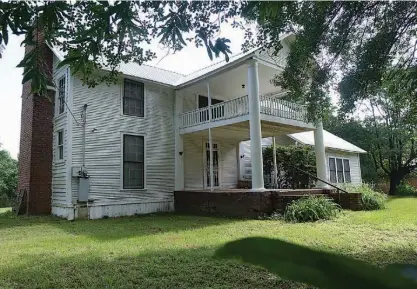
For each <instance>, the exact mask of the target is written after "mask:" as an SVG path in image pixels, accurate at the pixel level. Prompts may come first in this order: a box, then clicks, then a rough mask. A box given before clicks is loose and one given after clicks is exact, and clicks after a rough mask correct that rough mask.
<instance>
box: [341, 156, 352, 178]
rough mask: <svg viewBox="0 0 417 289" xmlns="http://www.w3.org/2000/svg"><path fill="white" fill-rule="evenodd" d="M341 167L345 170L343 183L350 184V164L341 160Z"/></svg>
mask: <svg viewBox="0 0 417 289" xmlns="http://www.w3.org/2000/svg"><path fill="white" fill-rule="evenodd" d="M343 167H344V170H345V181H346V183H350V182H351V181H352V179H351V178H350V163H349V160H343Z"/></svg>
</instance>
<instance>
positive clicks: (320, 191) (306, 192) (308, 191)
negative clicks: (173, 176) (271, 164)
mask: <svg viewBox="0 0 417 289" xmlns="http://www.w3.org/2000/svg"><path fill="white" fill-rule="evenodd" d="M328 191H329V190H327V189H326V190H323V189H265V190H263V191H252V190H251V189H233V188H224V189H222V188H215V189H213V190H210V189H184V190H181V191H178V192H195V193H215V194H222V193H226V194H228V193H251V194H257V193H264V192H275V193H278V194H279V195H286V196H291V195H294V196H300V195H302V196H304V195H310V194H314V195H316V194H327V193H328Z"/></svg>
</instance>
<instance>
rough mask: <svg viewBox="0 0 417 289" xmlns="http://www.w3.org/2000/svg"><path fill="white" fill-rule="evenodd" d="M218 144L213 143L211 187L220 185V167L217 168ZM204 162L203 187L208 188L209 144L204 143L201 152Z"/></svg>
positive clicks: (218, 158) (218, 157)
mask: <svg viewBox="0 0 417 289" xmlns="http://www.w3.org/2000/svg"><path fill="white" fill-rule="evenodd" d="M219 160H220V155H219V145H218V144H217V143H213V187H219V186H220V178H219V176H220V169H219ZM203 163H204V188H205V189H207V188H210V144H209V143H208V142H206V143H205V146H204V152H203Z"/></svg>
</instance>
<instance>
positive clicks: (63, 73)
mask: <svg viewBox="0 0 417 289" xmlns="http://www.w3.org/2000/svg"><path fill="white" fill-rule="evenodd" d="M67 76H68V69H67V68H66V67H62V68H61V69H59V70H58V71H57V72H55V73H54V84H55V88H56V90H55V97H54V101H55V105H54V121H58V120H60V119H63V118H65V115H66V114H67V108H66V105H65V103H64V111H63V112H62V113H61V114H60V113H59V81H60V80H61V79H62V78H65V95H64V101H65V102H67V101H68V94H69V87H68V77H67Z"/></svg>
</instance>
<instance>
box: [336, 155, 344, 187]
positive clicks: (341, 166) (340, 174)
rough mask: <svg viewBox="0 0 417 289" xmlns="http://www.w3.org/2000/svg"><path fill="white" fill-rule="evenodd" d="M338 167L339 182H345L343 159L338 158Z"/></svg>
mask: <svg viewBox="0 0 417 289" xmlns="http://www.w3.org/2000/svg"><path fill="white" fill-rule="evenodd" d="M336 169H337V182H338V183H343V182H344V176H343V163H342V159H336Z"/></svg>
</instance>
